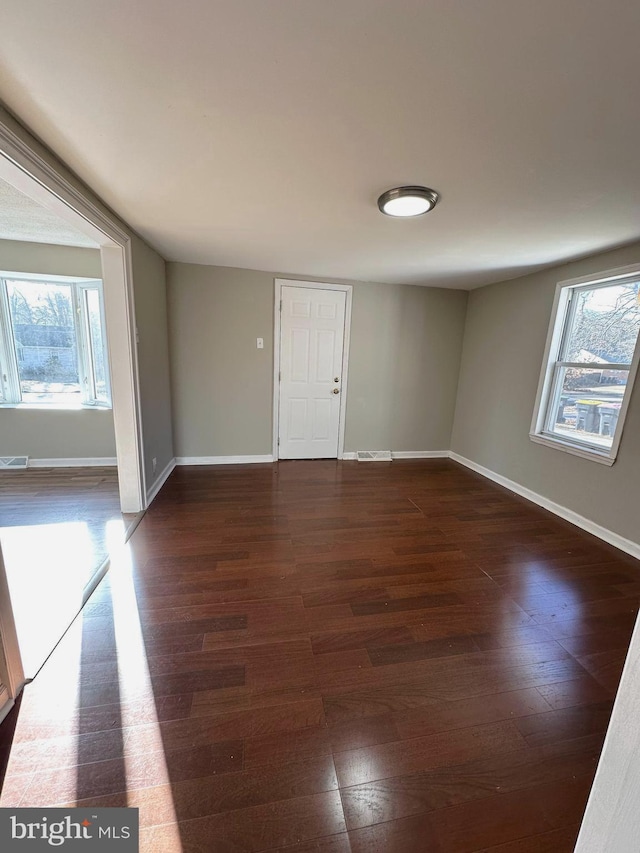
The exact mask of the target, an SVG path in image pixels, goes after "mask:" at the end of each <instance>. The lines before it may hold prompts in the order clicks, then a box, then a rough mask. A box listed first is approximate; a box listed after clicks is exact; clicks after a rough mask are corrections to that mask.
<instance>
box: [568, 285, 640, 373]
mask: <svg viewBox="0 0 640 853" xmlns="http://www.w3.org/2000/svg"><path fill="white" fill-rule="evenodd" d="M638 289H639V285H638V283H637V282H633V283H626V284H614V285H611V286H610V287H596V288H593V289H592V290H577V291H576V292H575V294H574V297H573V298H574V299H575V300H577V303H576V307H575V312H574V314H573V322H572V324H571V331H570V334H569V336H568V339H567V346H566V349H565V352H564V356H563V357H562V359H561V360H562V361H579V362H584V363H585V364H597V363H598V362H614V363H615V364H630V363H631V360H632V359H633V351H634V349H635V345H636V340H637V338H638V330H639V329H640V301H639V300H638Z"/></svg>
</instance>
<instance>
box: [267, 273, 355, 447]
mask: <svg viewBox="0 0 640 853" xmlns="http://www.w3.org/2000/svg"><path fill="white" fill-rule="evenodd" d="M274 282H275V296H274V302H273V459H274V461H277V460H278V459H279V458H280V452H279V448H278V436H279V435H280V325H281V321H280V303H281V302H282V288H283V287H302V288H307V289H309V288H311V289H312V290H339V291H341V292H343V293H346V295H347V296H346V305H345V315H344V349H343V351H342V383H341V385H342V393H341V394H340V422H339V426H338V459H342V455H343V453H344V431H345V423H346V418H345V415H346V410H347V382H348V379H349V343H350V340H351V302H352V299H353V286H352V285H350V284H330V283H328V282H319V281H299V280H297V279H290V278H276V279H275V280H274Z"/></svg>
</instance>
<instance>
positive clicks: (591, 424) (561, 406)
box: [549, 367, 629, 450]
mask: <svg viewBox="0 0 640 853" xmlns="http://www.w3.org/2000/svg"><path fill="white" fill-rule="evenodd" d="M628 374H629V372H628V371H627V370H603V369H597V368H584V369H583V368H580V369H575V368H570V367H563V368H561V369H560V371H559V375H558V381H557V383H556V388H555V394H554V395H553V396H552V408H551V411H550V412H549V415H550V417H549V421H550V423H549V430H550V432H552V433H553V434H554V435H557V436H558V437H560V438H568V439H571V440H572V441H578V442H580V441H583V442H585V443H586V444H590V445H595V446H597V447H602V449H603V450H609V449H610V448H611V445H612V444H613V437H614V435H615V431H616V426H617V423H618V417H619V415H620V407H621V405H622V398H623V396H624V392H625V388H626V385H627V378H628Z"/></svg>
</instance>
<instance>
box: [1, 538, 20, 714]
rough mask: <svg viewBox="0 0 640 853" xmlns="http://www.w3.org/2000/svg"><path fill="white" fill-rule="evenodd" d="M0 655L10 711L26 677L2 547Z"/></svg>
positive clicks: (2, 677)
mask: <svg viewBox="0 0 640 853" xmlns="http://www.w3.org/2000/svg"><path fill="white" fill-rule="evenodd" d="M0 657H1V658H2V660H0V681H2V682H3V683H4V684H5V685H6V687H7V689H8V693H9V700H10V702H9V704H8V705H7V706H6V707H5V711H8V710H10V708H11V706H12V705H13V700H14V699H15V698H16V696H17V695H18V694H19V693H20V691H21V690H22V688H23V686H24V683H25V677H24V669H23V667H22V657H21V655H20V648H19V646H18V635H17V633H16V623H15V621H14V618H13V608H12V606H11V598H10V595H9V584H8V582H7V573H6V571H5V567H4V561H3V559H2V548H0ZM3 663H4V666H3V665H2V664H3ZM3 670H4V671H3ZM1 710H2V709H0V711H1ZM0 719H1V717H0Z"/></svg>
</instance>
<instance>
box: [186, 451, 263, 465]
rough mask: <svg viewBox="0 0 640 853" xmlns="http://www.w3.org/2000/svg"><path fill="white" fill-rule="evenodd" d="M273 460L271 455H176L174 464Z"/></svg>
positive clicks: (242, 463)
mask: <svg viewBox="0 0 640 853" xmlns="http://www.w3.org/2000/svg"><path fill="white" fill-rule="evenodd" d="M264 462H273V456H272V455H271V454H270V453H269V454H265V455H263V456H259V455H254V456H176V465H248V464H252V463H264Z"/></svg>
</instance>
